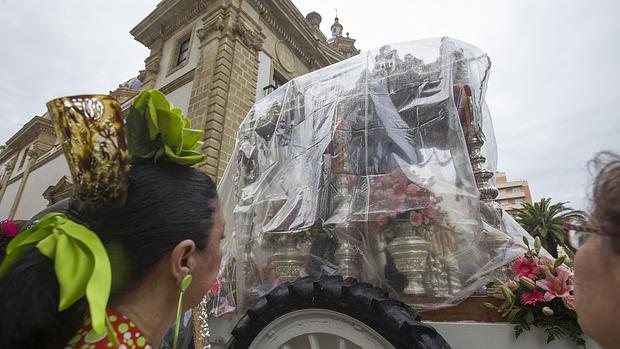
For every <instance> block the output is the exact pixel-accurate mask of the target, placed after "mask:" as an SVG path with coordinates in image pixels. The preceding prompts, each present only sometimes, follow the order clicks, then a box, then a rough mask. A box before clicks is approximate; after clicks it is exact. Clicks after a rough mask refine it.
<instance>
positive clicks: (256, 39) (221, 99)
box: [188, 6, 264, 180]
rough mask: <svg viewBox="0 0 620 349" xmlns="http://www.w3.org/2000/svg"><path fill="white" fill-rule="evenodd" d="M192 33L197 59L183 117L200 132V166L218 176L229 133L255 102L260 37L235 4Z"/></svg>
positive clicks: (228, 151)
mask: <svg viewBox="0 0 620 349" xmlns="http://www.w3.org/2000/svg"><path fill="white" fill-rule="evenodd" d="M202 21H203V27H202V28H201V29H199V30H198V31H197V35H198V38H199V39H200V59H199V62H198V65H197V67H196V73H195V77H194V84H193V86H192V93H191V97H190V104H189V110H188V115H189V118H190V121H191V123H192V127H196V128H202V129H204V130H205V137H204V142H205V144H204V146H203V148H202V150H203V152H204V153H205V154H206V155H207V157H208V160H207V162H206V164H205V165H204V167H203V169H204V170H205V171H206V172H207V173H208V174H209V175H211V176H212V177H214V178H216V179H217V180H219V178H220V177H221V176H222V174H223V172H224V169H225V167H226V164H227V162H228V160H229V158H230V156H231V153H232V151H233V148H234V145H235V135H236V132H237V129H238V128H239V125H240V124H241V122H242V121H243V118H244V117H245V114H246V113H247V112H248V111H249V110H250V108H251V107H252V104H253V103H254V100H255V93H256V80H257V76H258V51H260V50H261V48H262V44H263V40H264V37H263V35H262V34H261V33H260V29H259V27H258V26H257V25H256V24H254V23H253V22H252V21H251V20H250V19H249V17H247V16H246V15H245V14H244V13H243V12H242V11H241V10H240V8H234V7H232V6H222V7H221V8H219V9H218V10H215V11H213V12H211V13H210V14H209V15H207V16H205V17H204V18H203V19H202Z"/></svg>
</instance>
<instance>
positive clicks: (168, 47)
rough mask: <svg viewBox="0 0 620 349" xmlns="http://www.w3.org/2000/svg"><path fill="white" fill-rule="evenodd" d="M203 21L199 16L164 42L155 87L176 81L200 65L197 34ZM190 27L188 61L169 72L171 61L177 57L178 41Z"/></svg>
mask: <svg viewBox="0 0 620 349" xmlns="http://www.w3.org/2000/svg"><path fill="white" fill-rule="evenodd" d="M201 23H202V22H201V20H200V18H198V19H197V20H195V21H193V22H192V23H189V24H188V25H186V26H185V27H184V28H183V29H181V30H179V31H177V33H176V34H175V35H174V36H173V37H171V38H169V39H168V40H166V42H164V47H163V50H162V57H161V62H160V65H159V73H158V74H157V79H156V80H155V88H161V87H163V86H166V85H167V84H169V83H171V82H172V81H174V80H175V79H176V78H178V77H180V76H182V75H183V74H185V73H187V72H188V71H190V70H192V69H194V68H196V66H197V65H198V58H199V57H200V48H199V45H200V40H199V39H198V37H197V36H196V29H197V28H199V27H202V24H201ZM190 29H191V30H192V34H191V35H192V38H191V41H190V42H191V48H190V51H189V57H188V62H187V64H186V65H185V66H184V67H182V68H179V69H178V70H176V71H175V72H174V73H172V74H169V72H170V71H171V70H172V69H171V68H170V62H171V61H172V60H174V59H177V52H175V50H176V49H177V42H178V41H179V39H180V38H181V37H182V36H184V35H185V34H187V32H188V31H189V30H190Z"/></svg>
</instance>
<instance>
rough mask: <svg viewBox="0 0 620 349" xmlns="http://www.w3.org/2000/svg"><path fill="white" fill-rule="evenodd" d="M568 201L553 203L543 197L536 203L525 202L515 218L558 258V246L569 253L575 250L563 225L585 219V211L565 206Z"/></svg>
mask: <svg viewBox="0 0 620 349" xmlns="http://www.w3.org/2000/svg"><path fill="white" fill-rule="evenodd" d="M565 205H566V202H558V203H555V204H551V199H550V198H543V199H541V200H540V201H539V202H535V203H534V204H530V203H524V204H523V207H522V208H521V209H520V210H519V211H518V212H517V214H516V217H515V219H516V220H517V222H519V224H521V226H522V227H523V228H524V229H525V230H526V231H527V232H528V233H530V235H532V236H533V237H537V236H538V237H540V240H541V242H542V246H543V247H544V248H545V249H546V250H547V251H549V253H551V255H552V256H553V257H555V258H557V247H558V246H562V247H563V248H564V249H565V250H566V251H567V252H568V253H569V254H573V253H574V252H575V251H574V250H573V249H572V248H571V247H570V246H569V245H568V243H567V241H566V239H565V237H564V231H563V230H562V225H563V224H564V223H565V222H568V221H573V220H577V221H584V220H585V213H584V212H583V211H579V210H573V209H572V208H570V207H567V206H565Z"/></svg>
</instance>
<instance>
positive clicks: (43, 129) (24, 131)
mask: <svg viewBox="0 0 620 349" xmlns="http://www.w3.org/2000/svg"><path fill="white" fill-rule="evenodd" d="M42 133H47V134H49V135H52V136H54V137H55V133H54V127H53V125H52V121H51V120H48V119H46V118H44V117H41V116H35V117H33V118H32V119H30V121H28V122H27V123H26V124H25V125H24V126H23V127H22V128H21V129H20V130H19V131H17V133H15V134H14V135H13V136H12V137H11V138H9V140H8V141H7V142H6V149H5V150H4V151H3V152H2V153H0V163H4V162H5V161H6V160H7V159H8V158H9V157H11V156H12V155H13V154H14V153H15V152H17V151H19V150H20V149H22V148H23V147H25V146H27V145H28V144H30V143H32V142H33V141H34V140H35V139H37V137H38V136H39V135H40V134H42Z"/></svg>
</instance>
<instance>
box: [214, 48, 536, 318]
mask: <svg viewBox="0 0 620 349" xmlns="http://www.w3.org/2000/svg"><path fill="white" fill-rule="evenodd" d="M489 69H490V60H489V58H488V56H487V55H486V54H484V53H483V52H481V51H480V50H479V49H478V48H476V47H473V46H471V45H468V44H466V43H463V42H460V41H457V40H454V39H449V38H442V39H430V40H422V41H414V42H408V43H401V44H394V45H391V46H383V47H381V48H379V49H377V50H373V51H369V52H365V53H362V54H360V55H357V56H355V57H352V58H350V59H347V60H345V61H343V62H340V63H337V64H334V65H332V66H329V67H326V68H323V69H321V70H318V71H315V72H312V73H310V74H307V75H304V76H301V77H298V78H296V79H293V80H291V81H289V82H288V83H286V84H285V85H284V86H282V87H280V88H279V89H277V90H276V91H274V92H273V93H271V94H269V95H268V96H266V97H265V98H263V99H262V100H260V101H259V102H257V103H256V104H255V105H254V106H253V108H252V109H251V110H250V111H249V113H248V114H247V116H246V118H245V120H244V121H243V123H242V125H241V126H240V128H239V131H238V133H237V141H236V146H235V150H234V153H233V154H232V156H231V160H230V162H229V164H228V167H227V168H226V171H225V173H224V175H223V177H222V181H221V183H220V185H219V187H218V192H219V194H220V197H221V202H222V207H223V211H224V213H225V215H226V221H227V225H226V236H227V240H226V244H225V249H226V252H227V256H228V258H226V260H225V261H224V262H223V263H224V265H225V266H226V267H223V268H222V270H223V271H225V274H226V275H220V280H224V284H223V286H225V287H222V289H224V288H225V289H226V291H225V292H226V294H225V295H224V294H223V295H221V296H220V297H214V298H213V299H214V300H217V299H225V300H226V304H214V307H213V309H214V313H215V315H216V316H222V315H224V314H225V313H226V312H223V310H228V311H227V312H231V311H234V310H236V311H245V310H246V309H247V308H248V307H249V306H251V305H252V304H253V302H254V300H255V299H256V298H257V297H259V296H261V295H263V294H265V293H266V292H268V291H270V290H271V289H272V288H274V287H275V286H277V285H279V284H280V283H283V282H287V281H293V280H295V279H297V278H299V277H302V276H306V275H311V276H316V277H319V276H321V275H324V274H340V275H342V276H343V277H353V278H356V279H358V280H360V281H364V282H369V283H372V284H373V285H375V286H380V287H383V288H384V289H386V290H387V291H389V292H390V294H391V296H393V297H396V298H400V299H402V300H404V301H406V302H407V303H409V304H413V305H414V306H415V307H417V308H418V309H433V308H438V307H443V306H449V305H454V304H456V303H457V302H459V301H460V300H462V299H464V298H466V297H468V296H470V295H471V294H473V293H474V292H476V291H477V290H479V289H480V288H481V287H483V286H484V285H485V283H487V282H488V281H490V280H491V278H492V277H493V276H494V275H496V273H495V272H496V270H497V269H498V268H500V267H502V266H503V265H505V264H506V263H507V262H509V261H511V260H512V259H514V258H515V257H516V256H518V255H519V254H521V253H523V252H524V251H525V250H524V248H523V246H522V245H521V244H520V243H519V241H520V239H521V236H522V234H523V232H522V231H521V230H520V229H521V228H520V227H519V226H518V225H517V224H514V221H513V220H512V219H511V218H510V217H509V216H508V215H507V214H506V213H503V214H502V212H501V210H499V209H498V208H497V205H496V204H494V203H493V202H492V197H493V196H494V195H497V190H496V189H494V188H493V187H492V183H493V179H492V178H491V177H492V175H493V173H494V172H495V164H496V148H495V140H494V135H493V128H492V124H491V118H490V115H489V111H488V108H487V107H486V104H485V100H484V96H485V90H486V86H487V82H488V78H489ZM517 239H518V241H517ZM231 288H233V289H231ZM231 294H234V297H235V298H236V299H235V300H234V301H233V300H231V299H230V298H231V296H230V295H231ZM215 303H217V301H215ZM233 305H234V306H233ZM233 309H234V310H233Z"/></svg>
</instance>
